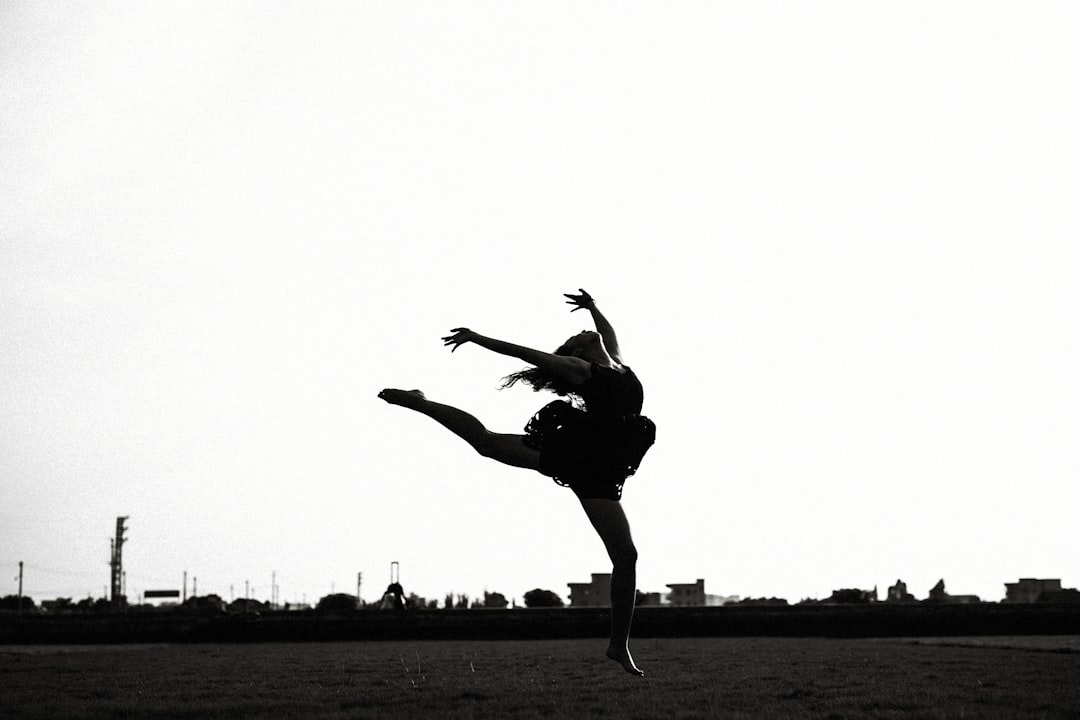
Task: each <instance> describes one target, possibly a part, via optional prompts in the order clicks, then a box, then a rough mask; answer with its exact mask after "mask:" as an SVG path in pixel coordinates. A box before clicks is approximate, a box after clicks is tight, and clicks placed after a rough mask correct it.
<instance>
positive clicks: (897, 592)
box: [885, 579, 915, 602]
mask: <svg viewBox="0 0 1080 720" xmlns="http://www.w3.org/2000/svg"><path fill="white" fill-rule="evenodd" d="M885 602H915V596H914V595H912V594H911V593H909V592H908V591H907V583H906V582H904V581H903V580H900V579H897V581H896V584H895V585H893V586H891V587H890V588H889V592H888V594H887V595H886V596H885Z"/></svg>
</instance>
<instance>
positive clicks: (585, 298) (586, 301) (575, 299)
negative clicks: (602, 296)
mask: <svg viewBox="0 0 1080 720" xmlns="http://www.w3.org/2000/svg"><path fill="white" fill-rule="evenodd" d="M578 292H579V293H581V294H580V295H574V294H572V293H563V297H565V298H569V299H568V300H567V301H566V304H567V305H573V306H574V309H573V310H571V311H570V312H577V311H578V310H581V309H582V308H584V309H586V310H592V309H593V308H594V307H596V301H595V300H593V298H592V295H590V294H589V293H587V292H585V289H584V288H578Z"/></svg>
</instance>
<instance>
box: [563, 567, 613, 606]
mask: <svg viewBox="0 0 1080 720" xmlns="http://www.w3.org/2000/svg"><path fill="white" fill-rule="evenodd" d="M567 585H568V586H569V587H570V606H571V607H608V606H609V605H611V573H593V574H592V581H591V582H587V583H567Z"/></svg>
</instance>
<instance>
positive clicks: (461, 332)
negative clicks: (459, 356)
mask: <svg viewBox="0 0 1080 720" xmlns="http://www.w3.org/2000/svg"><path fill="white" fill-rule="evenodd" d="M450 332H452V333H454V334H453V335H447V336H446V337H444V338H443V339H442V341H443V346H446V345H450V346H451V347H450V352H454V351H455V350H457V349H458V346H459V345H464V344H465V343H467V342H472V341H473V340H475V339H476V338H477V337H478V336H479V333H474V332H473V331H472V330H470V329H469V328H451V330H450Z"/></svg>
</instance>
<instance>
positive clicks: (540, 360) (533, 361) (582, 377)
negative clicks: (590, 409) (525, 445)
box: [442, 328, 592, 385]
mask: <svg viewBox="0 0 1080 720" xmlns="http://www.w3.org/2000/svg"><path fill="white" fill-rule="evenodd" d="M450 332H452V333H454V334H453V335H447V336H446V337H444V338H443V339H442V340H443V345H449V346H451V347H450V352H454V351H455V350H457V349H458V346H460V345H464V344H465V343H470V342H471V343H475V344H476V345H479V346H480V347H482V348H484V349H485V350H490V351H491V352H494V353H498V354H499V355H508V356H509V357H515V358H517V359H519V360H523V361H525V362H527V363H529V364H530V365H533V366H535V367H538V368H540V369H541V370H543V371H544V372H547V373H550V374H552V375H555V376H556V377H560V378H562V379H563V380H565V381H566V382H568V383H570V384H571V385H580V384H581V383H583V382H585V381H586V380H587V379H588V378H589V375H590V374H591V372H592V368H591V367H590V365H589V363H588V362H587V361H585V360H582V359H581V358H576V357H569V356H566V355H554V354H552V353H547V352H543V351H542V350H534V349H532V348H528V347H525V346H523V345H515V344H513V343H509V342H506V341H505V340H496V339H495V338H491V337H487V336H485V335H481V334H480V333H477V332H473V331H472V330H470V329H468V328H454V329H452V330H451V331H450Z"/></svg>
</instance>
